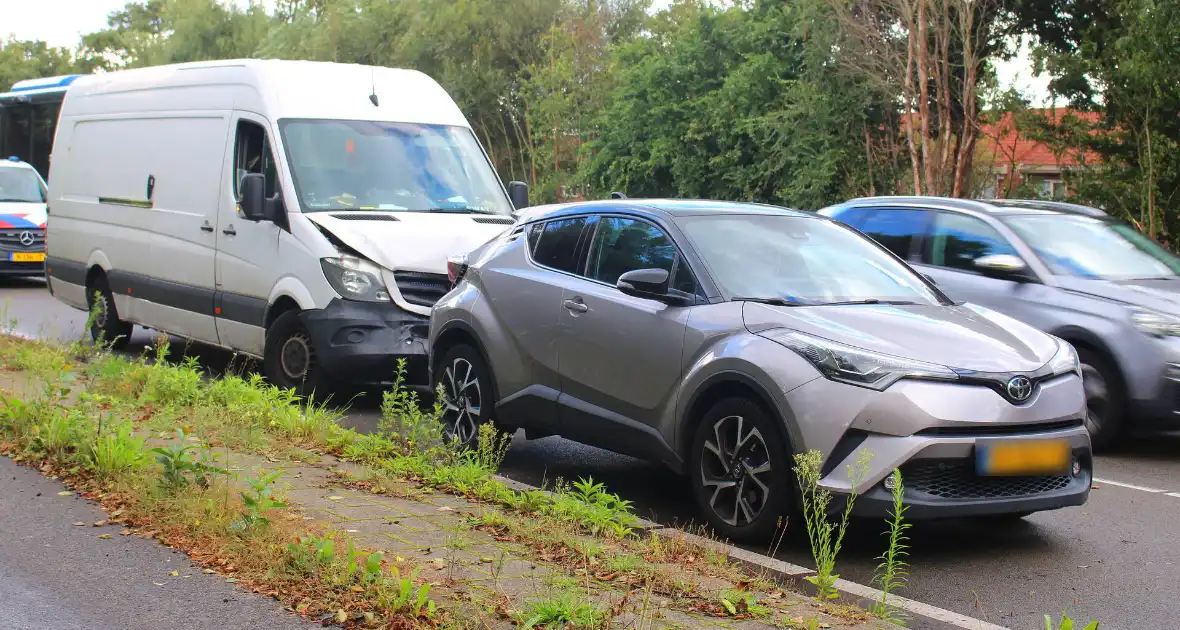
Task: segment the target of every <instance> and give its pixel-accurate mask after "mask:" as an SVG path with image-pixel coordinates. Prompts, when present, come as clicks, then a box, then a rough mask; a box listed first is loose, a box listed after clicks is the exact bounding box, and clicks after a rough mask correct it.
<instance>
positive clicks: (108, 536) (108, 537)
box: [99, 534, 111, 540]
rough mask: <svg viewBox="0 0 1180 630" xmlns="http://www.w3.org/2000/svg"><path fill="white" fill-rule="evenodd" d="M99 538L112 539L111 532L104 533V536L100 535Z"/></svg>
mask: <svg viewBox="0 0 1180 630" xmlns="http://www.w3.org/2000/svg"><path fill="white" fill-rule="evenodd" d="M99 538H101V539H102V540H110V539H111V535H110V534H103V535H102V536H99Z"/></svg>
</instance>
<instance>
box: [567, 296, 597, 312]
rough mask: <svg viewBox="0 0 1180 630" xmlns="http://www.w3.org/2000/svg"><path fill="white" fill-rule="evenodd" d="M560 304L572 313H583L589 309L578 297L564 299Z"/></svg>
mask: <svg viewBox="0 0 1180 630" xmlns="http://www.w3.org/2000/svg"><path fill="white" fill-rule="evenodd" d="M562 306H564V307H566V309H568V310H569V311H570V312H573V313H585V312H586V311H588V310H590V307H589V306H586V303H585V302H583V301H582V298H580V297H576V298H573V299H570V300H566V301H565V302H562Z"/></svg>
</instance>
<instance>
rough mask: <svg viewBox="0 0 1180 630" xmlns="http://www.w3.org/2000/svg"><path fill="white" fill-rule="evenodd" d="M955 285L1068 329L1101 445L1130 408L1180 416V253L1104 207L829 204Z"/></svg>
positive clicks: (1130, 415)
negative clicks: (1107, 212) (1101, 208)
mask: <svg viewBox="0 0 1180 630" xmlns="http://www.w3.org/2000/svg"><path fill="white" fill-rule="evenodd" d="M820 214H822V215H825V216H829V217H833V218H837V219H839V220H840V221H841V222H844V223H847V224H849V225H851V226H853V227H855V228H857V229H859V230H860V231H861V232H864V233H865V234H868V235H869V236H871V237H872V238H874V239H876V240H877V241H879V242H880V243H881V244H882V245H884V246H885V247H887V248H888V249H890V250H891V251H892V252H893V253H895V254H897V255H898V256H900V257H901V258H902V259H904V260H906V261H908V262H909V263H910V264H911V265H913V266H914V267H916V268H917V269H918V270H919V271H921V272H922V273H925V274H926V275H927V276H928V277H930V278H932V279H933V280H934V281H935V282H937V283H938V287H939V288H940V289H942V290H943V291H944V292H946V294H947V295H948V296H950V297H951V298H953V299H955V300H965V301H967V302H970V303H973V304H978V305H980V306H984V307H986V308H990V309H995V310H996V311H999V312H1001V313H1004V314H1006V315H1009V316H1012V317H1015V318H1017V319H1019V320H1020V321H1023V322H1026V323H1028V324H1030V325H1032V326H1035V327H1037V328H1039V329H1041V330H1043V331H1046V332H1049V333H1052V334H1053V335H1056V336H1058V337H1061V338H1063V339H1065V340H1067V341H1069V342H1070V343H1071V344H1072V345H1073V346H1074V347H1075V348H1076V349H1077V351H1078V354H1079V356H1080V357H1081V364H1082V376H1083V380H1084V382H1085V388H1086V402H1087V407H1088V413H1087V418H1086V424H1087V427H1088V428H1089V430H1090V439H1091V440H1092V441H1093V444H1094V448H1095V450H1102V449H1105V448H1107V447H1110V446H1112V445H1113V444H1114V443H1115V442H1116V440H1117V439H1118V438H1119V437H1120V435H1121V434H1122V432H1123V430H1124V429H1125V428H1126V425H1127V424H1129V422H1128V421H1129V420H1131V419H1134V420H1135V421H1137V422H1138V423H1140V424H1155V425H1171V426H1172V427H1176V426H1180V338H1178V337H1180V259H1177V258H1176V256H1173V255H1172V254H1171V253H1169V252H1168V251H1167V250H1165V249H1164V248H1163V247H1160V246H1159V245H1157V244H1156V243H1155V242H1153V241H1152V240H1151V239H1149V238H1148V237H1146V236H1144V235H1143V234H1140V233H1139V232H1138V231H1136V230H1135V228H1133V227H1132V226H1130V225H1129V224H1127V223H1125V222H1123V221H1119V220H1116V219H1114V218H1112V217H1109V216H1107V215H1106V214H1105V213H1103V212H1102V211H1101V210H1097V209H1095V208H1089V207H1086V206H1079V205H1074V204H1068V203H1061V202H1051V201H1016V200H1002V201H987V202H978V201H964V200H959V199H942V198H934V197H879V198H872V199H857V200H854V201H851V202H848V203H845V204H841V205H838V206H832V207H830V208H825V209H823V210H820Z"/></svg>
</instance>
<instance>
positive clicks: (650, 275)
mask: <svg viewBox="0 0 1180 630" xmlns="http://www.w3.org/2000/svg"><path fill="white" fill-rule="evenodd" d="M615 288H617V289H618V290H619V291H621V292H623V294H625V295H630V296H633V297H638V298H646V299H649V300H659V301H661V302H667V301H668V298H669V297H670V296H669V295H668V271H667V270H666V269H635V270H632V271H628V272H627V273H625V274H623V275H621V276H619V280H618V282H616V283H615Z"/></svg>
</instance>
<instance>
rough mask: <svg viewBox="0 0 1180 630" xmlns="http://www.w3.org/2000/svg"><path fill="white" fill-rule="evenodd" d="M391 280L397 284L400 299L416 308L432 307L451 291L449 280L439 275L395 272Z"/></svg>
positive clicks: (418, 272)
mask: <svg viewBox="0 0 1180 630" xmlns="http://www.w3.org/2000/svg"><path fill="white" fill-rule="evenodd" d="M393 279H394V281H395V282H397V290H398V291H399V292H400V293H401V294H402V297H403V298H405V300H406V301H407V302H409V303H410V304H414V305H417V306H427V307H432V306H434V303H435V302H438V301H439V299H441V298H442V296H444V295H446V294H447V291H450V290H451V282H450V280H448V279H447V276H446V275H445V274H441V273H423V272H420V271H395V272H393Z"/></svg>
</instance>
